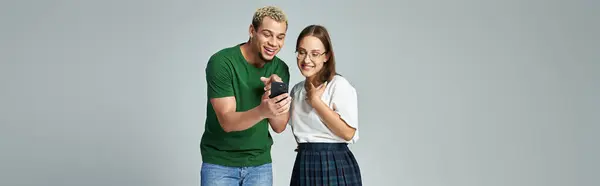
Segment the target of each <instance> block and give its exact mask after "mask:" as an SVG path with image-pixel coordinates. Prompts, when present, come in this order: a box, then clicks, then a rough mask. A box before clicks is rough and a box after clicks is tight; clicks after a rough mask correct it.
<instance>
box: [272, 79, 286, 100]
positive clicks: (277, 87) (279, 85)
mask: <svg viewBox="0 0 600 186" xmlns="http://www.w3.org/2000/svg"><path fill="white" fill-rule="evenodd" d="M285 93H288V86H287V85H286V84H285V83H283V82H276V81H274V82H271V95H269V98H274V97H277V96H279V95H281V94H285Z"/></svg>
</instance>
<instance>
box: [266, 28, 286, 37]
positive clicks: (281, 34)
mask: <svg viewBox="0 0 600 186" xmlns="http://www.w3.org/2000/svg"><path fill="white" fill-rule="evenodd" d="M265 31H266V32H269V33H270V34H272V35H275V34H274V33H275V32H273V31H271V30H269V29H266V28H264V29H262V30H261V32H265ZM277 36H285V33H280V34H278V35H277Z"/></svg>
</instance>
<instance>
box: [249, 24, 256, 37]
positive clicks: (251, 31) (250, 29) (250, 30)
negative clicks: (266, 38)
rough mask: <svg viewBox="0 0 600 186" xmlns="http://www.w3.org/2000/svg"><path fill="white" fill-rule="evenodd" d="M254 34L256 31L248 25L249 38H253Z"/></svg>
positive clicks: (252, 26)
mask: <svg viewBox="0 0 600 186" xmlns="http://www.w3.org/2000/svg"><path fill="white" fill-rule="evenodd" d="M254 33H256V30H254V25H252V24H250V27H248V34H249V35H250V38H252V37H254Z"/></svg>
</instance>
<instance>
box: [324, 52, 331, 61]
mask: <svg viewBox="0 0 600 186" xmlns="http://www.w3.org/2000/svg"><path fill="white" fill-rule="evenodd" d="M329 59H331V52H327V54H325V61H324V62H323V63H327V61H329Z"/></svg>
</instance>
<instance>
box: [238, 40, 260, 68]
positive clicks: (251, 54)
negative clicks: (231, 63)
mask: <svg viewBox="0 0 600 186" xmlns="http://www.w3.org/2000/svg"><path fill="white" fill-rule="evenodd" d="M250 45H251V43H250V42H246V43H244V44H242V46H240V49H241V50H242V56H244V59H246V61H248V63H249V64H250V65H252V66H255V67H258V68H261V67H263V66H264V65H265V62H264V61H263V60H261V59H260V58H259V57H258V56H257V55H256V54H257V52H256V51H253V50H252V47H250Z"/></svg>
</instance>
